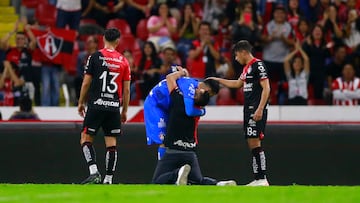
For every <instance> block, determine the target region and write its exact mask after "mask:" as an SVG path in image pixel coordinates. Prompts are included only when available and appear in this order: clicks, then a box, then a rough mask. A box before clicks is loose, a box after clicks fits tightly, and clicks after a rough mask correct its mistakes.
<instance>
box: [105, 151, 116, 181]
mask: <svg viewBox="0 0 360 203" xmlns="http://www.w3.org/2000/svg"><path fill="white" fill-rule="evenodd" d="M105 162H106V175H113V174H114V171H115V167H116V162H117V150H116V146H112V147H107V148H106V160H105Z"/></svg>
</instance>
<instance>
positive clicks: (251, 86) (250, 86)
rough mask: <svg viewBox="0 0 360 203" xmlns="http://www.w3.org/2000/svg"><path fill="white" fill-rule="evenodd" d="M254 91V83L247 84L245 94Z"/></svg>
mask: <svg viewBox="0 0 360 203" xmlns="http://www.w3.org/2000/svg"><path fill="white" fill-rule="evenodd" d="M252 90H253V83H245V85H244V92H251V91H252Z"/></svg>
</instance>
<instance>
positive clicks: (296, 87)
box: [284, 42, 310, 105]
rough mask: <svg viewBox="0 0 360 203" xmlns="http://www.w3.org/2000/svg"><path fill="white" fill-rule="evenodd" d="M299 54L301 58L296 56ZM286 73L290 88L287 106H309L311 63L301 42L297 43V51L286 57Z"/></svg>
mask: <svg viewBox="0 0 360 203" xmlns="http://www.w3.org/2000/svg"><path fill="white" fill-rule="evenodd" d="M298 52H300V56H299V55H296V54H297V53H298ZM284 72H285V76H286V79H287V82H288V88H289V90H288V100H287V104H289V105H307V99H308V89H307V86H308V81H309V75H310V63H309V57H308V56H307V55H306V53H305V52H304V50H303V49H302V48H301V45H300V42H296V43H295V49H294V50H293V51H292V52H291V53H290V54H288V55H287V56H286V57H285V59H284Z"/></svg>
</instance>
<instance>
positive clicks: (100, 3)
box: [94, 0, 125, 27]
mask: <svg viewBox="0 0 360 203" xmlns="http://www.w3.org/2000/svg"><path fill="white" fill-rule="evenodd" d="M124 6H125V0H96V2H95V5H94V8H95V10H94V18H95V20H96V22H97V24H98V25H100V26H102V27H106V25H107V23H108V22H109V20H111V19H114V18H124Z"/></svg>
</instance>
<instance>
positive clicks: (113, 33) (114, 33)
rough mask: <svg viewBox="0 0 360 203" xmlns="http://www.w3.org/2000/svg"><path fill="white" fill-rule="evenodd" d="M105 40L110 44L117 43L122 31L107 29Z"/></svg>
mask: <svg viewBox="0 0 360 203" xmlns="http://www.w3.org/2000/svg"><path fill="white" fill-rule="evenodd" d="M104 37H105V40H106V41H108V42H115V41H116V40H117V39H119V38H120V31H119V30H118V29H116V28H109V29H106V30H105V32H104Z"/></svg>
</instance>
